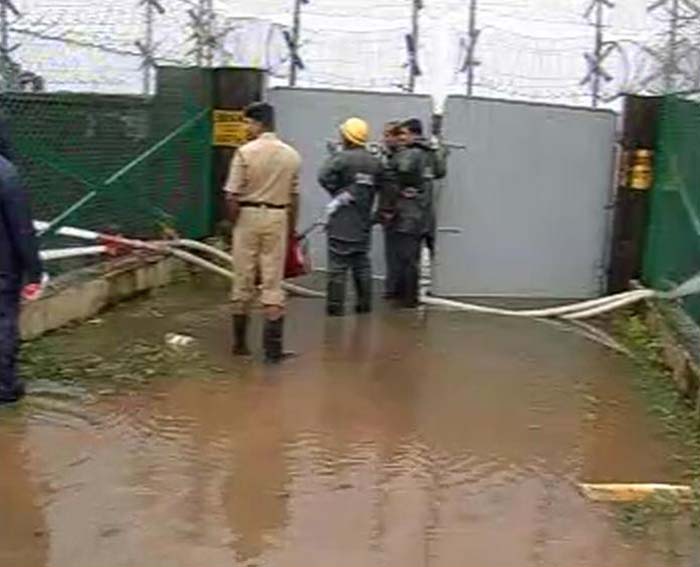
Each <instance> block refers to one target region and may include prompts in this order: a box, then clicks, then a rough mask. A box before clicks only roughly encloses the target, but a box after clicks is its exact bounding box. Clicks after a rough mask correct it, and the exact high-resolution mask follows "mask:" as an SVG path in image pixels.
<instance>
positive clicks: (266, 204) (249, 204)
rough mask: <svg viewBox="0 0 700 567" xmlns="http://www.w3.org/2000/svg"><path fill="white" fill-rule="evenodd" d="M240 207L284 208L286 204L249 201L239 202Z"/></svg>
mask: <svg viewBox="0 0 700 567" xmlns="http://www.w3.org/2000/svg"><path fill="white" fill-rule="evenodd" d="M240 205H241V207H244V208H251V209H286V208H287V205H273V204H271V203H251V202H245V201H244V202H243V203H240Z"/></svg>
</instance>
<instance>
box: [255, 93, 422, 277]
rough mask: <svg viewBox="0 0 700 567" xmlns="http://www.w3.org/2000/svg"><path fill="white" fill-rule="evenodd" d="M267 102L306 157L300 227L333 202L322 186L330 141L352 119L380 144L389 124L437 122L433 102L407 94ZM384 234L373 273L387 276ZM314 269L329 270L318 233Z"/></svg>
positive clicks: (377, 240)
mask: <svg viewBox="0 0 700 567" xmlns="http://www.w3.org/2000/svg"><path fill="white" fill-rule="evenodd" d="M267 99H268V101H269V102H270V103H272V104H274V105H275V107H276V110H277V129H278V131H279V133H280V135H281V137H282V138H283V139H284V140H285V141H287V142H289V143H290V144H292V145H293V146H294V147H295V148H296V149H297V150H298V151H299V152H300V153H301V155H302V158H303V166H302V178H301V192H302V194H301V210H300V222H299V224H300V226H301V227H305V226H307V225H309V224H310V223H311V222H313V221H314V220H315V219H316V218H317V217H318V215H319V214H320V213H321V212H322V211H323V208H324V207H325V205H326V204H327V203H328V201H329V200H330V199H329V197H328V195H327V194H326V192H325V190H323V189H322V188H321V187H320V186H319V185H318V182H317V180H316V177H317V174H318V170H319V168H320V167H321V164H322V163H323V160H324V159H325V158H326V156H327V151H326V141H327V140H328V139H332V140H337V139H338V126H339V125H340V123H341V122H342V121H343V120H345V119H346V118H349V117H351V116H358V117H361V118H363V119H364V120H367V121H368V122H369V123H370V125H371V128H372V136H373V138H374V139H377V140H378V139H379V138H380V137H381V134H382V127H383V124H384V123H385V122H387V121H389V120H396V119H402V118H404V119H405V118H411V117H417V118H420V119H421V120H423V122H424V124H425V125H426V127H427V126H428V125H429V124H430V121H431V119H432V110H433V105H432V100H431V98H430V97H429V96H417V95H406V94H389V93H372V92H354V91H337V90H320V89H297V88H294V89H290V88H275V89H272V90H270V91H268V93H267ZM380 234H381V231H380V230H379V229H377V230H376V231H375V234H374V240H373V250H372V268H373V271H374V273H376V274H383V273H384V258H383V239H382V238H381V236H380ZM310 249H311V253H312V258H313V262H314V266H315V267H318V268H323V267H325V266H326V264H327V259H326V246H325V236H324V235H323V234H322V233H316V234H315V235H314V236H313V237H312V238H311V242H310Z"/></svg>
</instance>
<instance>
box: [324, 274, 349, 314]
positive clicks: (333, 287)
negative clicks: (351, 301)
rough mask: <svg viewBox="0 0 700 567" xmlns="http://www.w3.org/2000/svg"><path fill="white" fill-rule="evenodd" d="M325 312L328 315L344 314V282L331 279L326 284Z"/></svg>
mask: <svg viewBox="0 0 700 567" xmlns="http://www.w3.org/2000/svg"><path fill="white" fill-rule="evenodd" d="M326 314H327V315H328V316H329V317H342V316H343V315H345V283H344V282H340V281H334V280H333V279H331V280H330V281H329V282H328V286H327V298H326Z"/></svg>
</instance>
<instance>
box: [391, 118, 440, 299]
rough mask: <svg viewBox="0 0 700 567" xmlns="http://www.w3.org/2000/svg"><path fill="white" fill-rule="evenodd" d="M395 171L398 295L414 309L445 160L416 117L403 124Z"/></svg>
mask: <svg viewBox="0 0 700 567" xmlns="http://www.w3.org/2000/svg"><path fill="white" fill-rule="evenodd" d="M393 169H394V171H395V174H396V178H397V182H398V194H397V198H396V203H395V209H396V215H395V218H394V219H393V221H392V224H391V229H392V230H393V231H394V232H395V233H396V241H395V247H396V254H397V257H398V262H397V263H398V265H399V266H400V269H399V273H398V274H397V276H396V293H397V295H398V300H399V302H400V304H401V305H402V306H403V307H407V308H413V307H417V306H418V303H419V297H418V295H419V278H420V256H421V244H422V242H423V241H424V240H428V241H429V243H431V244H432V243H433V242H434V231H435V211H434V205H433V184H434V180H435V179H439V178H442V177H444V176H445V168H444V161H443V160H441V159H439V156H437V155H436V152H435V151H434V149H433V148H432V147H431V146H430V144H429V143H428V142H427V141H426V140H425V138H424V137H423V125H422V123H421V121H420V120H418V119H417V118H411V119H409V120H406V121H405V122H404V123H403V124H402V125H401V149H400V150H399V152H398V153H397V154H396V156H395V157H394V159H393Z"/></svg>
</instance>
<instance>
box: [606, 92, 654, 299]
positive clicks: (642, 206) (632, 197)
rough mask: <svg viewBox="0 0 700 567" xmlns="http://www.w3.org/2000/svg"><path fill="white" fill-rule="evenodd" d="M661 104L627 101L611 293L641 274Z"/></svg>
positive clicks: (632, 98)
mask: <svg viewBox="0 0 700 567" xmlns="http://www.w3.org/2000/svg"><path fill="white" fill-rule="evenodd" d="M661 102H662V98H661V97H640V96H631V95H630V96H627V97H626V98H625V105H624V111H623V131H622V139H621V142H622V156H621V160H620V162H621V163H620V172H619V175H618V187H617V196H616V199H615V205H614V206H615V214H614V222H613V237H612V243H611V251H610V268H609V272H608V286H607V287H608V293H618V292H620V291H624V290H626V289H628V288H629V284H630V282H631V281H632V280H635V279H639V278H640V277H641V275H642V265H643V258H644V246H645V242H646V233H647V228H648V218H649V201H650V190H651V186H652V183H653V176H652V172H653V151H654V149H655V147H656V137H657V130H658V122H659V118H660V107H661ZM648 165H651V171H649V170H648V169H647V166H648Z"/></svg>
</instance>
